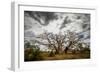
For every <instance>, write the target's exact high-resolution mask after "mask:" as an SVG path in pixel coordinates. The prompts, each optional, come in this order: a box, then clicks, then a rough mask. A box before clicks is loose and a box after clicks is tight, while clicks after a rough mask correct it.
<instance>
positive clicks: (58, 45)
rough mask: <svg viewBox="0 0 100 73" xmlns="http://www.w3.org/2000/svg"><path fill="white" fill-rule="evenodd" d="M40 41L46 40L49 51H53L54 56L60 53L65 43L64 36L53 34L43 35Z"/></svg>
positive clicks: (65, 36)
mask: <svg viewBox="0 0 100 73" xmlns="http://www.w3.org/2000/svg"><path fill="white" fill-rule="evenodd" d="M41 37H42V39H44V40H46V41H47V42H46V43H47V44H46V45H47V46H48V48H49V49H51V50H54V51H55V53H56V54H59V53H62V52H63V49H64V45H65V43H67V41H66V38H67V35H66V34H61V33H58V34H53V33H47V32H45V33H43V34H42V35H41Z"/></svg>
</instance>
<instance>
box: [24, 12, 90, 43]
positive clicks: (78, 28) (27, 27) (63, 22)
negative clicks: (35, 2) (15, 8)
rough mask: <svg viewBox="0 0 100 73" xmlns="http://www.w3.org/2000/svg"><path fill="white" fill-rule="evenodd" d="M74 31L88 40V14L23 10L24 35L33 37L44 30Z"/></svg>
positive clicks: (27, 38)
mask: <svg viewBox="0 0 100 73" xmlns="http://www.w3.org/2000/svg"><path fill="white" fill-rule="evenodd" d="M67 30H70V31H74V32H76V33H77V34H78V35H79V37H80V38H81V39H82V40H83V41H85V42H90V14H85V13H67V12H39V11H24V37H25V40H30V39H33V38H34V37H35V36H37V35H39V34H42V33H43V32H44V31H47V32H52V33H53V34H58V33H59V32H62V33H63V32H64V31H67Z"/></svg>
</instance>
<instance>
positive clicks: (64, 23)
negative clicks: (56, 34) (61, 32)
mask: <svg viewBox="0 0 100 73" xmlns="http://www.w3.org/2000/svg"><path fill="white" fill-rule="evenodd" d="M71 22H72V21H71V20H70V19H69V18H68V16H66V17H65V19H64V21H63V23H62V25H61V27H60V29H62V28H64V27H65V25H66V24H69V23H71Z"/></svg>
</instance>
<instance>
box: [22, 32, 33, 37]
mask: <svg viewBox="0 0 100 73" xmlns="http://www.w3.org/2000/svg"><path fill="white" fill-rule="evenodd" d="M24 36H25V37H35V34H34V32H32V31H27V32H24Z"/></svg>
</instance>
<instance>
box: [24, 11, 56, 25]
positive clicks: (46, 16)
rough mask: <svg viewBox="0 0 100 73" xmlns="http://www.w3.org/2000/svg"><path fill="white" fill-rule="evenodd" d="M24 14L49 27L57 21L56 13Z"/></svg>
mask: <svg viewBox="0 0 100 73" xmlns="http://www.w3.org/2000/svg"><path fill="white" fill-rule="evenodd" d="M24 14H28V15H29V16H30V17H32V18H33V19H35V20H36V21H38V22H39V23H40V24H41V25H48V23H49V22H50V21H52V20H54V19H57V16H56V15H55V13H54V12H39V11H25V12H24Z"/></svg>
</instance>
